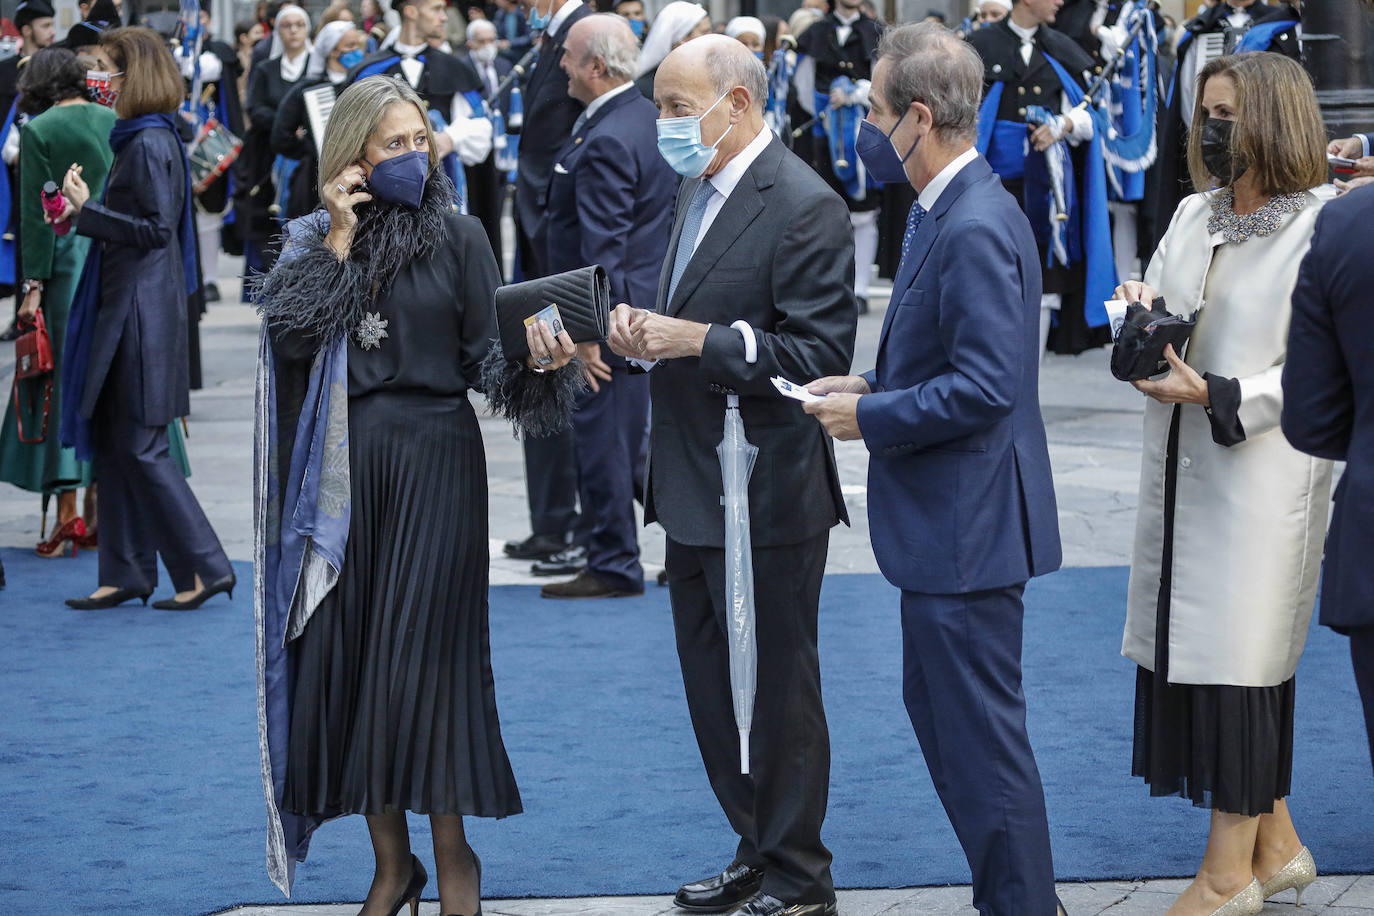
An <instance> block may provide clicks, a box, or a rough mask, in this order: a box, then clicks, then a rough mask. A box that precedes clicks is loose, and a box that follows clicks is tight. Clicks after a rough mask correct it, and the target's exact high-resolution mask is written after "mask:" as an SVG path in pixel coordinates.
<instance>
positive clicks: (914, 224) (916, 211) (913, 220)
mask: <svg viewBox="0 0 1374 916" xmlns="http://www.w3.org/2000/svg"><path fill="white" fill-rule="evenodd" d="M925 215H926V208H925V207H923V206H921V202H920V201H919V200H918V201H916V202H915V203H914V204H912V205H911V212H910V213H908V214H907V215H906V233H905V234H904V235H903V236H902V259H903V260H905V259H906V253H907V252H908V251H910V250H911V242H912V240H913V239H915V238H916V230H917V229H919V228H920V227H921V220H922V219H924V218H925Z"/></svg>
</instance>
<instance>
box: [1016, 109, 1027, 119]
mask: <svg viewBox="0 0 1374 916" xmlns="http://www.w3.org/2000/svg"><path fill="white" fill-rule="evenodd" d="M1016 113H1017V114H1019V115H1020V116H1021V117H1023V118H1024V117H1025V116H1026V109H1024V108H1018V109H1016Z"/></svg>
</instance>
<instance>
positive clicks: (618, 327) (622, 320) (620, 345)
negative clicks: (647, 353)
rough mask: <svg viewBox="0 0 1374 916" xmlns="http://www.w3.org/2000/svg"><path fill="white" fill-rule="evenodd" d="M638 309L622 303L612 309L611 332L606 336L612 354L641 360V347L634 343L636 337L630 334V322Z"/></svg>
mask: <svg viewBox="0 0 1374 916" xmlns="http://www.w3.org/2000/svg"><path fill="white" fill-rule="evenodd" d="M636 311H637V309H632V308H630V306H629V305H628V304H627V303H624V302H622V303H620V304H619V305H617V306H616V307H615V308H613V309H611V330H610V333H609V334H607V335H606V345H607V346H609V347H610V348H611V352H612V353H614V354H615V355H616V356H626V357H631V356H632V357H634V358H635V359H639V347H638V345H637V344H636V343H635V341H634V335H633V334H632V333H631V332H630V321H631V320H632V319H633V318H634V316H635V312H636Z"/></svg>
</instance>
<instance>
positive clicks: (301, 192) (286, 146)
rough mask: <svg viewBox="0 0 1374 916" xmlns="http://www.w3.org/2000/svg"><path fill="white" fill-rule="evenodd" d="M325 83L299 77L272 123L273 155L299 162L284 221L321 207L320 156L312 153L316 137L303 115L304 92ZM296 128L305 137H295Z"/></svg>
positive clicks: (288, 192) (289, 192) (288, 195)
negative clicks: (319, 186) (317, 176)
mask: <svg viewBox="0 0 1374 916" xmlns="http://www.w3.org/2000/svg"><path fill="white" fill-rule="evenodd" d="M328 82H329V80H327V79H325V78H323V77H321V78H318V79H308V78H302V79H301V80H300V82H298V83H296V84H295V85H293V86H292V87H291V91H290V92H288V93H287V94H286V98H285V99H283V100H282V103H281V106H280V107H279V108H277V115H276V117H275V118H274V119H273V121H272V133H271V138H272V152H273V153H274V154H276V155H278V156H286V157H288V158H291V159H296V160H299V161H300V165H298V166H296V171H295V172H294V173H293V174H292V176H291V187H290V188H289V189H288V190H287V203H286V214H285V216H286V218H287V219H295V218H296V217H298V216H304V215H305V214H307V213H309V212H310V211H311V210H314V209H315V208H316V207H318V206H319V204H320V192H319V188H317V187H316V182H315V177H316V174H315V173H316V172H318V171H319V157H318V156H317V155H316V153H315V148H316V147H315V136H314V134H313V133H312V132H311V130H310V118H309V117H308V116H307V115H306V113H305V93H306V90H308V89H314V88H315V87H316V86H322V85H324V84H325V83H328ZM298 128H304V130H305V134H304V136H299V137H298V136H297V135H296V130H297V129H298Z"/></svg>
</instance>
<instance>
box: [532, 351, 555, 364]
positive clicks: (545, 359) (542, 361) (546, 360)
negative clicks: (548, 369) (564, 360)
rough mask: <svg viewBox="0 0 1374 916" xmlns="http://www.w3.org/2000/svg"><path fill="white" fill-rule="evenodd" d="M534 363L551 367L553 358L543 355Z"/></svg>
mask: <svg viewBox="0 0 1374 916" xmlns="http://www.w3.org/2000/svg"><path fill="white" fill-rule="evenodd" d="M535 362H537V363H538V364H539V365H541V366H552V365H553V357H552V356H549V355H547V354H545V355H544V356H541V357H539V358H538V359H536V360H535Z"/></svg>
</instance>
